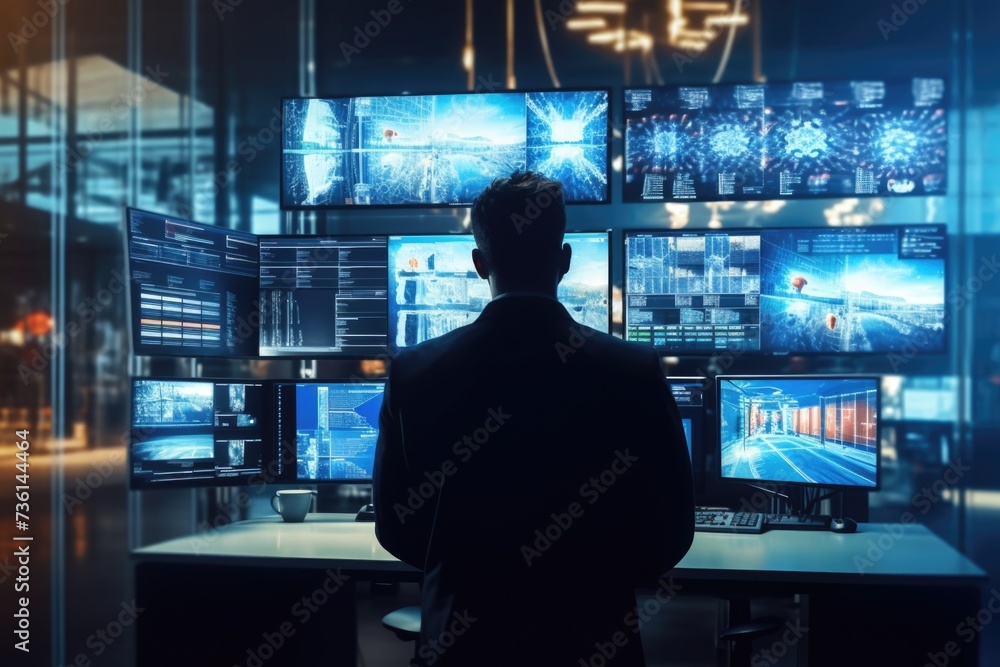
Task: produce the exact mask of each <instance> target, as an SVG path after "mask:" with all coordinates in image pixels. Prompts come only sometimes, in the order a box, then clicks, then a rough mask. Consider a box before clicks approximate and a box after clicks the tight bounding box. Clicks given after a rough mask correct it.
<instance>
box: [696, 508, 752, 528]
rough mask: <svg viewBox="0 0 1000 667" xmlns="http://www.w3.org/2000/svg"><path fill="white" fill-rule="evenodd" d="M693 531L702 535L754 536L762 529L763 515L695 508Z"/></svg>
mask: <svg viewBox="0 0 1000 667" xmlns="http://www.w3.org/2000/svg"><path fill="white" fill-rule="evenodd" d="M694 529H695V530H696V531H699V532H703V533H746V534H755V533H759V532H761V531H762V530H763V529H764V515H763V514H760V513H758V512H733V511H732V510H724V509H717V508H713V509H702V508H696V509H695V512H694Z"/></svg>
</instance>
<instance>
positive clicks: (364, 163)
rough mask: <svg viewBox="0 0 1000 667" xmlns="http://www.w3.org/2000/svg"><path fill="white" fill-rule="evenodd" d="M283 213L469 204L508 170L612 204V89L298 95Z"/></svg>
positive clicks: (285, 152)
mask: <svg viewBox="0 0 1000 667" xmlns="http://www.w3.org/2000/svg"><path fill="white" fill-rule="evenodd" d="M282 109H283V111H282V119H283V124H284V131H283V139H282V155H281V161H282V189H281V204H282V206H283V207H284V208H328V207H345V206H371V205H375V206H468V205H469V204H471V203H472V200H473V199H474V198H475V197H476V195H478V194H479V193H480V192H482V191H483V189H484V188H485V187H486V186H487V185H489V184H490V182H491V181H493V179H495V178H498V177H503V176H510V174H511V173H512V172H514V171H516V170H530V171H536V172H541V173H542V174H544V175H545V176H547V177H549V178H552V179H555V180H558V181H560V182H561V183H562V184H563V190H564V193H565V198H566V202H567V203H601V202H606V201H608V168H609V161H608V147H609V142H608V127H609V125H608V91H607V90H579V91H570V90H560V91H552V92H537V93H523V92H522V93H515V92H504V93H462V94H455V95H398V96H380V97H339V98H297V99H286V100H284V101H283V105H282Z"/></svg>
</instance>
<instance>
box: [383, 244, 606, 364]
mask: <svg viewBox="0 0 1000 667" xmlns="http://www.w3.org/2000/svg"><path fill="white" fill-rule="evenodd" d="M565 242H566V243H568V244H569V245H570V247H571V248H572V249H573V257H572V260H571V262H570V270H569V272H568V273H567V274H566V275H565V276H563V279H562V281H560V283H559V287H558V296H559V301H560V302H561V303H562V304H563V305H564V306H565V307H566V309H567V310H568V311H569V313H570V315H572V316H573V318H574V319H575V320H576V321H577V322H579V323H581V324H585V325H587V326H589V327H592V328H594V329H596V330H598V331H603V332H605V333H607V332H608V331H609V326H610V320H611V312H610V304H611V298H610V287H609V286H610V265H611V263H610V257H609V249H610V245H611V244H610V233H609V232H567V233H566V236H565ZM475 247H476V241H475V239H474V238H473V237H472V235H470V234H442V235H423V236H416V235H414V236H390V237H389V343H390V345H392V346H393V347H394V348H396V349H398V348H403V347H409V346H412V345H416V344H417V343H422V342H424V341H425V340H429V339H431V338H436V337H438V336H440V335H442V334H446V333H448V332H449V331H452V330H453V329H457V328H458V327H460V326H462V325H465V324H468V323H470V322H472V321H473V320H475V319H476V318H477V317H478V316H479V313H481V312H482V311H483V309H484V308H485V307H486V304H488V303H489V302H490V299H491V295H490V287H489V284H488V283H487V282H486V281H485V280H483V279H482V278H480V277H479V275H478V274H477V273H476V268H475V266H473V264H472V250H473V248H475Z"/></svg>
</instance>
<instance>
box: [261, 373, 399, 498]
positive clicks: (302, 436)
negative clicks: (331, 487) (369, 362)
mask: <svg viewBox="0 0 1000 667" xmlns="http://www.w3.org/2000/svg"><path fill="white" fill-rule="evenodd" d="M384 389H385V384H384V382H382V381H359V382H347V381H345V382H298V383H279V384H277V385H276V386H275V395H276V400H277V408H276V409H277V416H276V423H277V425H278V433H277V440H278V443H279V444H280V446H281V448H282V451H283V453H284V454H283V458H284V459H285V460H286V461H288V463H289V466H288V468H289V469H292V470H294V471H295V472H294V481H297V482H355V483H359V484H363V483H371V479H372V470H373V468H374V465H375V445H376V444H377V442H378V415H379V410H380V409H381V408H382V395H383V392H384Z"/></svg>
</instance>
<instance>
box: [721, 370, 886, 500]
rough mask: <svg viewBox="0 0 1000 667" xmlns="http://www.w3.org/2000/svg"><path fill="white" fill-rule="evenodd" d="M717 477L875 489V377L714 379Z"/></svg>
mask: <svg viewBox="0 0 1000 667" xmlns="http://www.w3.org/2000/svg"><path fill="white" fill-rule="evenodd" d="M716 382H717V395H718V401H719V405H718V411H717V415H718V428H719V465H720V467H719V473H720V478H721V479H724V480H738V481H745V482H769V483H773V484H778V485H804V484H805V485H813V486H821V487H851V488H858V489H867V490H876V489H878V488H879V483H880V479H879V467H880V449H879V430H878V421H879V378H877V377H861V376H855V377H850V376H841V377H833V376H794V377H789V376H787V375H785V376H756V377H752V376H721V375H720V376H718V377H717V378H716Z"/></svg>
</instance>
